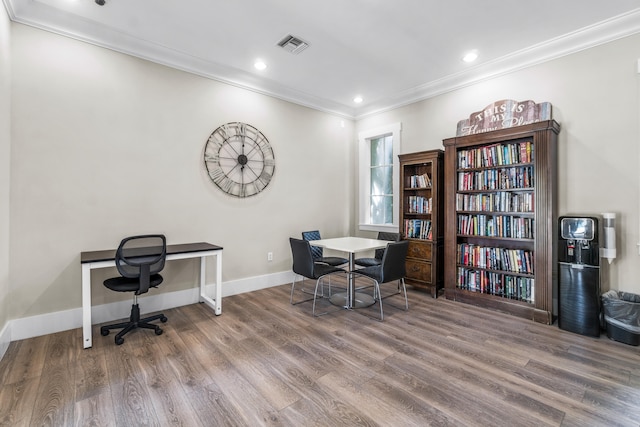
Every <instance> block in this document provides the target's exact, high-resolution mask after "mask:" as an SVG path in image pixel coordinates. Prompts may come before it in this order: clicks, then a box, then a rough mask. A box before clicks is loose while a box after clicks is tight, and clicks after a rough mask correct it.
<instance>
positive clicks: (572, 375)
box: [0, 285, 640, 427]
mask: <svg viewBox="0 0 640 427" xmlns="http://www.w3.org/2000/svg"><path fill="white" fill-rule="evenodd" d="M289 289H290V287H289V285H283V286H278V287H274V288H270V289H266V290H261V291H258V292H252V293H248V294H243V295H235V296H231V297H227V298H225V299H224V301H223V314H222V315H221V316H215V315H214V314H213V312H212V311H211V310H210V309H209V308H207V307H206V306H204V305H201V304H194V305H190V306H185V307H180V308H176V309H171V310H166V311H165V312H164V313H165V314H166V315H167V316H168V317H169V322H168V323H166V324H165V325H164V326H163V328H164V331H165V332H164V334H163V335H161V336H156V335H154V333H153V331H150V330H138V331H135V332H134V333H132V334H129V335H128V336H126V337H125V343H124V344H123V345H121V346H116V345H115V344H114V342H113V333H112V334H111V335H109V336H108V337H102V336H100V333H99V328H98V326H94V340H93V343H94V347H93V348H91V349H86V350H83V349H82V331H81V329H75V330H71V331H66V332H61V333H57V334H52V335H47V336H42V337H36V338H32V339H27V340H22V341H17V342H13V343H11V345H10V346H9V349H8V350H7V353H6V354H5V356H4V358H3V360H2V361H1V362H0V384H1V386H0V425H7V426H73V425H76V426H123V427H124V426H127V427H129V426H171V425H182V426H350V425H353V426H356V425H357V426H427V425H437V426H447V425H451V426H617V425H619V426H638V425H640V349H639V348H638V347H633V346H628V345H625V344H622V343H617V342H614V341H610V340H608V339H607V338H606V336H605V335H604V334H603V335H602V336H601V337H600V338H599V339H594V338H588V337H583V336H580V335H576V334H572V333H570V332H565V331H562V330H559V329H558V327H557V326H556V325H552V326H548V325H540V324H536V323H533V322H531V321H527V320H522V319H518V318H515V317H512V316H509V315H503V314H501V313H496V312H492V311H487V310H484V309H481V308H476V307H472V306H469V305H465V304H461V303H456V302H452V301H447V300H445V299H444V298H439V299H437V300H434V299H431V298H430V297H429V296H428V295H426V294H425V293H421V292H418V291H412V290H409V292H410V295H409V298H410V300H409V301H410V310H409V311H408V312H405V311H402V310H399V309H395V308H393V307H391V306H390V305H388V304H387V306H386V307H385V321H384V322H378V321H375V320H372V319H370V318H368V317H365V316H363V315H362V314H361V313H358V312H352V311H346V310H339V311H336V312H333V313H330V314H327V315H325V316H322V317H319V318H313V317H311V315H310V311H311V303H310V302H307V303H302V304H299V305H296V306H292V305H290V304H289ZM395 298H396V297H394V298H392V299H390V300H385V302H390V303H394V302H395V303H397V304H398V305H399V303H400V302H401V301H400V300H399V299H395ZM394 299H395V301H394ZM140 304H141V307H142V310H143V313H144V298H141V300H140ZM371 313H372V314H373V313H374V311H371Z"/></svg>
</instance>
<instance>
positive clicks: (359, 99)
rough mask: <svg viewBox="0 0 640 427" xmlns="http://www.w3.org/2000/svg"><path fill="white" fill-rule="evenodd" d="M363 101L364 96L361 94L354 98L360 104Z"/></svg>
mask: <svg viewBox="0 0 640 427" xmlns="http://www.w3.org/2000/svg"><path fill="white" fill-rule="evenodd" d="M362 101H363V99H362V97H361V96H360V95H358V96H356V97H355V98H353V102H355V103H356V104H360V103H361V102H362Z"/></svg>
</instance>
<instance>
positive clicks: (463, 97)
mask: <svg viewBox="0 0 640 427" xmlns="http://www.w3.org/2000/svg"><path fill="white" fill-rule="evenodd" d="M638 46H640V35H636V36H633V37H627V38H625V39H622V40H618V41H615V42H612V43H608V44H606V45H603V46H599V47H596V48H592V49H589V50H585V51H582V52H579V53H576V54H573V55H570V56H567V57H564V58H560V59H557V60H554V61H550V62H547V63H545V64H541V65H538V66H535V67H531V68H528V69H525V70H522V71H518V72H514V73H511V74H508V75H505V76H502V77H499V78H494V79H491V80H488V81H484V82H482V83H478V84H475V85H473V86H470V87H466V88H463V89H460V90H456V91H453V92H450V93H447V94H444V95H441V96H438V97H435V98H432V99H429V100H426V101H423V102H419V103H416V104H412V105H409V106H406V107H403V108H398V109H395V110H393V111H389V112H385V113H381V114H377V115H374V116H371V117H367V118H364V119H362V120H359V121H358V123H357V126H356V127H357V131H362V130H366V129H371V128H375V127H378V126H380V125H383V124H386V123H393V122H397V121H401V122H402V132H403V134H402V143H403V147H402V152H404V153H409V152H413V151H421V150H427V149H435V148H442V140H443V139H445V138H449V137H452V136H455V133H456V124H457V122H458V121H459V120H461V119H464V118H467V117H468V116H469V115H470V114H471V113H473V112H475V111H479V110H481V109H482V108H483V107H485V106H486V105H488V104H490V103H492V102H493V101H498V100H501V99H514V100H528V99H531V100H534V101H535V102H544V101H548V102H551V104H552V106H553V117H554V119H555V120H556V121H558V122H559V123H560V125H561V126H562V130H561V132H560V138H559V160H558V168H559V183H558V187H559V188H558V190H559V197H558V198H559V214H560V215H565V214H600V213H602V212H615V213H617V215H618V220H617V225H618V230H617V239H618V258H617V259H616V260H615V261H614V262H613V264H612V265H611V266H610V268H608V269H607V268H603V288H604V289H608V288H611V289H620V290H626V291H629V292H635V293H640V257H639V255H638V248H637V246H636V243H638V242H639V241H640V237H639V235H638V234H639V231H638V227H639V224H640V217H639V215H638V207H639V185H638V182H639V179H640V167H639V166H640V165H639V161H640V157H639V150H638V145H639V142H640V141H639V137H638V127H639V124H638V118H639V116H640V109H639V99H640V90H639V89H638V82H639V81H640V77H639V75H638V73H637V69H636V64H637V60H638V58H640V49H638Z"/></svg>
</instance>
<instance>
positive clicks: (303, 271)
mask: <svg viewBox="0 0 640 427" xmlns="http://www.w3.org/2000/svg"><path fill="white" fill-rule="evenodd" d="M289 243H290V244H291V254H292V255H293V272H294V273H296V274H299V275H301V276H304V277H309V278H310V277H313V274H314V271H313V267H314V261H313V255H312V253H311V249H312V246H311V245H310V244H309V242H307V241H306V240H300V239H296V238H293V237H290V238H289Z"/></svg>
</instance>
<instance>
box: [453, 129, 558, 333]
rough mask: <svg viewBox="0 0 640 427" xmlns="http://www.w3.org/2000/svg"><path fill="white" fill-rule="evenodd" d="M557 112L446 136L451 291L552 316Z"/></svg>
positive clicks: (542, 318) (473, 300) (481, 302)
mask: <svg viewBox="0 0 640 427" xmlns="http://www.w3.org/2000/svg"><path fill="white" fill-rule="evenodd" d="M559 132H560V126H559V124H558V123H556V122H555V121H553V120H545V121H541V122H537V123H533V124H527V125H523V126H517V127H512V128H507V129H501V130H494V131H489V132H485V133H478V134H472V135H466V136H458V137H455V138H449V139H445V140H444V141H443V143H444V146H445V159H444V162H445V166H444V167H445V182H446V185H445V200H446V204H445V236H446V237H445V244H444V259H445V267H444V270H445V272H444V274H445V297H446V298H447V299H452V300H456V301H461V302H465V303H469V304H474V305H477V306H482V307H486V308H490V309H494V310H499V311H503V312H507V313H510V314H513V315H516V316H519V317H524V318H530V319H532V320H534V321H537V322H540V323H547V324H551V323H553V295H554V292H555V291H556V289H557V286H556V285H554V277H555V276H556V275H555V274H554V271H555V270H556V265H557V262H556V261H557V253H556V252H557V251H556V242H555V236H556V235H557V232H556V231H557V207H556V205H557V203H556V200H557V191H556V187H557V166H556V165H557V136H558V133H559Z"/></svg>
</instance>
